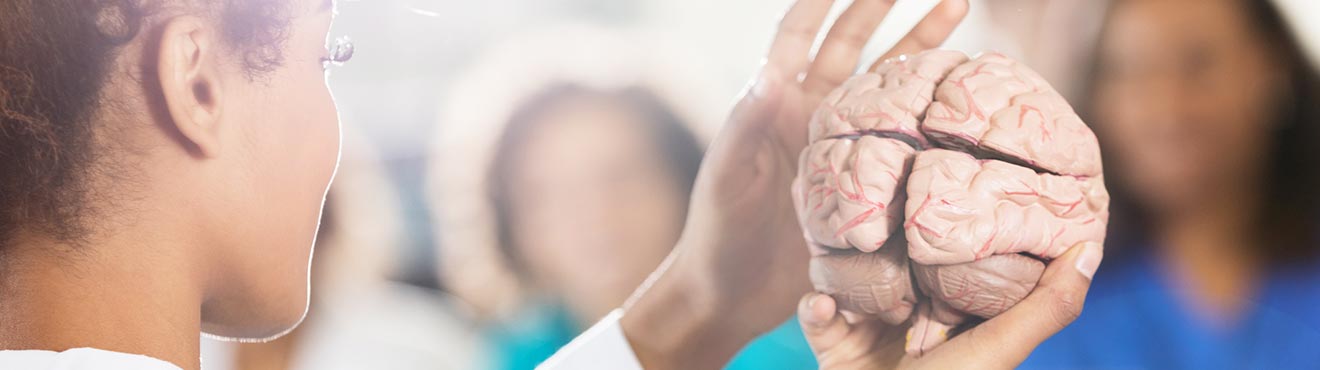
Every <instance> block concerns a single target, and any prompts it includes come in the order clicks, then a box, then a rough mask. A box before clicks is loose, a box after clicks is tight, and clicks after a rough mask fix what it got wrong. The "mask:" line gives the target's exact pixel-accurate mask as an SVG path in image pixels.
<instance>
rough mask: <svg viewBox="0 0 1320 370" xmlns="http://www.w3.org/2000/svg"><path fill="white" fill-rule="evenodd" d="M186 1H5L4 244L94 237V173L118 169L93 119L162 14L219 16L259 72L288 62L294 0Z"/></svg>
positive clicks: (1, 63)
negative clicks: (125, 52)
mask: <svg viewBox="0 0 1320 370" xmlns="http://www.w3.org/2000/svg"><path fill="white" fill-rule="evenodd" d="M184 3H185V2H183V1H181V0H175V1H171V0H5V1H3V2H0V249H2V248H3V246H5V245H7V244H9V243H10V242H12V239H13V238H14V237H15V236H16V235H15V233H16V232H18V230H30V231H33V232H37V233H40V234H42V235H47V236H50V237H54V238H57V239H58V240H61V241H65V242H74V243H78V242H81V241H82V239H83V238H84V237H85V236H86V235H85V233H86V231H87V230H86V224H85V222H83V220H84V219H85V218H86V217H87V216H88V215H87V214H88V213H90V210H89V209H88V206H87V201H88V198H89V197H91V196H93V195H92V194H91V193H90V191H89V186H88V184H87V183H86V179H87V178H88V176H87V175H88V174H90V173H93V171H100V172H101V173H110V172H115V171H116V169H114V168H106V167H109V166H108V164H107V163H106V162H107V161H106V158H107V157H108V156H107V155H106V153H103V152H102V150H103V149H104V148H99V147H97V146H96V145H94V142H93V133H94V132H96V130H97V129H98V128H97V127H94V122H93V117H92V116H93V115H94V114H96V113H97V112H98V110H99V109H100V108H101V107H102V106H103V105H106V104H107V102H109V101H111V99H114V98H116V97H115V96H113V94H111V93H109V92H105V91H102V90H103V88H104V86H105V83H106V81H107V79H108V76H109V71H110V68H111V67H112V66H113V64H114V60H115V57H116V56H117V54H118V51H119V49H120V48H121V47H122V46H124V45H125V44H127V43H128V42H129V41H131V40H133V39H134V38H135V37H137V35H138V34H139V32H142V30H143V29H150V27H151V22H153V21H154V20H155V18H156V16H161V15H166V16H167V15H169V14H174V13H177V12H188V13H197V14H213V15H214V19H216V20H217V21H218V23H219V25H220V26H221V27H222V33H223V38H224V40H223V41H224V42H225V44H226V46H227V47H228V48H229V49H230V50H234V51H235V53H236V54H237V55H235V57H236V58H241V61H242V62H243V63H242V64H243V66H244V69H245V71H246V72H247V74H248V77H249V78H253V79H255V78H259V77H260V76H261V75H262V74H263V73H265V72H268V71H270V70H273V69H274V68H275V67H277V66H278V65H279V64H280V63H281V62H282V58H283V56H282V53H281V51H280V47H279V45H281V44H282V42H283V40H284V39H285V36H286V33H287V30H286V28H287V25H288V20H289V17H288V16H287V15H286V13H287V12H286V8H287V4H286V3H287V1H284V0H225V1H209V0H208V1H200V2H192V1H189V2H186V3H187V4H190V5H184ZM193 3H196V4H201V5H191V4H193ZM167 13H168V14H167ZM147 36H152V35H147ZM148 50H149V49H148ZM148 52H150V51H148ZM148 67H149V65H144V66H142V72H143V73H141V78H143V79H144V81H142V82H143V83H144V84H149V83H151V79H154V78H155V76H154V74H152V73H149V71H148V70H147V68H148ZM153 98H157V97H148V99H153Z"/></svg>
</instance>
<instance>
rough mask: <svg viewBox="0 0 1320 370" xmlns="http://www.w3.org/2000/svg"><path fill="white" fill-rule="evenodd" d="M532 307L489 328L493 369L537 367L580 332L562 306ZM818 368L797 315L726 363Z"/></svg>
mask: <svg viewBox="0 0 1320 370" xmlns="http://www.w3.org/2000/svg"><path fill="white" fill-rule="evenodd" d="M528 311H529V312H527V313H526V314H525V315H519V316H518V317H519V318H520V319H519V320H518V321H517V322H511V323H508V324H505V325H501V326H499V327H492V328H490V329H488V330H487V331H486V340H487V342H488V344H489V347H490V348H491V349H492V351H491V354H492V355H493V357H494V358H492V359H491V361H490V363H491V367H492V369H496V370H525V369H532V368H535V367H536V365H537V364H540V363H541V361H545V359H547V358H550V356H551V355H553V354H554V353H555V351H557V350H559V347H563V346H564V345H565V344H568V342H569V341H571V340H573V338H574V337H576V336H577V334H578V331H577V329H576V328H577V327H578V325H576V323H574V322H573V320H572V318H571V317H569V315H568V312H567V311H565V310H564V309H563V308H562V307H559V306H557V305H546V306H542V307H539V308H537V309H531V310H528ZM815 368H816V357H815V356H814V355H812V354H811V348H810V347H807V340H806V338H805V337H803V336H802V329H801V327H800V326H798V322H797V318H796V317H795V318H792V319H789V320H788V321H786V322H784V323H783V324H782V325H779V327H777V328H775V329H774V330H772V331H770V332H769V333H766V334H765V335H762V336H761V337H759V338H757V339H756V340H754V341H752V342H751V343H749V344H748V345H747V346H746V347H743V349H742V351H740V352H738V354H737V356H734V358H733V360H732V361H730V362H729V364H728V366H725V369H730V370H743V369H790V370H791V369H815Z"/></svg>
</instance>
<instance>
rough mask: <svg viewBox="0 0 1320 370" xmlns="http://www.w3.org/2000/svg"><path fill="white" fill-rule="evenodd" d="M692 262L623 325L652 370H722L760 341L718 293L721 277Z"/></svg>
mask: <svg viewBox="0 0 1320 370" xmlns="http://www.w3.org/2000/svg"><path fill="white" fill-rule="evenodd" d="M681 244H682V243H680V245H679V246H678V247H677V248H686V247H691V246H685V245H681ZM680 250H683V251H685V252H689V253H695V252H698V251H700V250H701V249H698V248H687V249H680ZM692 257H694V256H692V255H680V256H678V260H676V261H674V265H673V266H672V267H671V268H670V269H669V270H668V271H667V272H666V273H665V274H664V276H662V277H661V278H660V279H658V280H656V282H655V284H654V285H653V286H651V288H650V289H649V290H647V291H646V292H645V293H644V295H643V296H642V297H641V298H639V299H638V300H637V302H636V303H635V304H634V305H633V306H632V307H630V308H629V309H628V311H627V313H626V314H625V315H624V316H623V319H622V320H621V321H620V324H621V325H622V327H623V332H624V335H626V336H627V338H628V342H629V343H630V344H631V345H632V348H633V351H634V352H635V353H636V355H637V358H638V360H639V361H640V362H641V363H642V365H643V366H645V367H646V368H647V369H713V368H720V367H723V366H724V364H725V363H726V362H728V361H729V359H730V358H732V357H733V355H734V354H736V353H737V352H738V351H739V350H740V349H742V347H743V346H744V345H745V344H746V343H747V342H748V341H750V340H752V339H753V338H754V337H755V335H756V334H755V333H754V332H752V331H750V330H747V329H746V328H740V325H737V324H736V320H734V319H733V318H735V317H736V315H737V314H736V313H735V312H734V311H735V310H733V309H731V308H730V306H731V305H730V304H729V303H730V302H729V300H728V299H727V297H724V296H721V294H720V293H719V292H718V291H717V289H716V288H715V287H717V286H718V284H717V282H716V281H714V280H715V279H717V276H715V275H714V274H711V273H708V272H702V271H701V269H700V268H699V266H698V265H696V264H694V262H697V261H696V259H694V258H692Z"/></svg>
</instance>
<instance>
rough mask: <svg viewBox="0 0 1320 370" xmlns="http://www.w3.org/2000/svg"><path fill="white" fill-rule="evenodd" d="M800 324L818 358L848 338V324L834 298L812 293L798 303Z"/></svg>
mask: <svg viewBox="0 0 1320 370" xmlns="http://www.w3.org/2000/svg"><path fill="white" fill-rule="evenodd" d="M798 322H799V323H800V324H801V325H802V334H803V336H805V337H807V344H809V345H811V351H812V352H815V353H816V355H817V356H819V355H820V354H822V353H825V352H828V351H829V350H830V349H831V348H834V347H835V346H836V345H838V344H839V342H840V341H843V339H844V338H845V337H847V336H848V331H849V330H848V329H849V326H848V323H847V322H846V321H844V319H843V315H841V314H839V312H838V310H837V305H836V303H835V302H834V298H831V297H830V296H828V295H824V294H820V293H816V292H811V293H807V295H806V296H803V297H802V301H801V302H798Z"/></svg>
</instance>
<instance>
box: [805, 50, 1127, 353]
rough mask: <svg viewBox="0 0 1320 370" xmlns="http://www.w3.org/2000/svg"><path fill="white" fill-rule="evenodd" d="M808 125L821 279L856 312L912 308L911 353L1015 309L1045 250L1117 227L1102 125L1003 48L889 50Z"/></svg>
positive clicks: (816, 269)
mask: <svg viewBox="0 0 1320 370" xmlns="http://www.w3.org/2000/svg"><path fill="white" fill-rule="evenodd" d="M809 127H810V132H809V136H810V145H809V146H808V147H807V148H806V149H804V150H803V151H802V155H801V158H800V162H799V173H798V176H797V179H796V180H795V182H794V185H793V197H794V201H795V204H796V207H797V209H798V216H799V221H800V222H801V224H802V228H803V230H804V234H805V235H806V238H807V241H808V245H809V248H810V249H811V251H812V255H813V257H812V261H811V280H812V283H813V284H814V285H815V287H816V289H817V290H819V291H821V292H823V293H826V294H830V295H831V296H833V297H834V298H835V299H836V300H837V301H838V303H839V307H840V309H841V310H842V311H843V312H844V314H845V316H846V317H848V318H850V320H858V319H860V318H863V317H876V318H879V319H880V320H883V321H885V322H889V323H891V324H899V323H902V322H905V321H907V320H909V319H911V320H912V321H911V322H912V328H911V329H910V330H911V331H910V332H909V335H910V336H909V338H911V340H909V342H908V348H907V349H908V351H909V352H912V353H922V352H924V351H927V350H929V349H931V348H933V347H935V346H936V345H939V344H940V343H942V342H943V341H945V340H946V339H947V335H948V333H949V331H950V330H951V329H953V328H954V327H956V326H958V325H960V324H963V323H965V322H968V321H969V319H971V318H973V317H980V318H989V317H993V316H995V315H998V314H999V313H1002V312H1003V311H1005V310H1007V309H1008V308H1009V307H1012V306H1013V305H1014V304H1015V303H1017V302H1018V301H1020V300H1022V298H1024V297H1026V295H1027V294H1028V293H1030V292H1031V290H1032V289H1033V288H1034V287H1035V285H1036V282H1037V281H1038V280H1039V279H1040V276H1041V273H1042V271H1044V268H1045V261H1049V260H1051V259H1053V258H1056V257H1058V256H1059V255H1061V254H1063V253H1064V252H1065V251H1066V250H1067V249H1068V248H1070V247H1071V246H1073V245H1076V244H1078V243H1081V242H1087V241H1094V242H1097V243H1103V241H1104V236H1105V227H1106V225H1107V223H1108V216H1109V194H1108V192H1107V191H1106V190H1105V186H1104V179H1103V176H1102V175H1101V170H1102V167H1101V162H1100V149H1099V144H1098V143H1097V141H1096V137H1095V135H1094V134H1093V133H1092V132H1091V130H1090V129H1089V128H1088V127H1087V126H1086V124H1085V123H1083V122H1082V120H1081V119H1080V118H1078V116H1077V114H1076V113H1075V112H1074V111H1073V109H1072V107H1071V106H1069V104H1068V103H1067V102H1066V101H1065V100H1064V99H1063V98H1062V97H1061V96H1060V95H1059V94H1058V93H1057V92H1056V91H1055V90H1054V89H1053V88H1051V87H1050V86H1049V84H1048V83H1046V82H1045V81H1044V79H1042V78H1041V77H1040V76H1039V75H1038V74H1036V73H1035V72H1033V71H1031V70H1030V69H1028V68H1026V67H1025V66H1023V65H1022V64H1020V63H1017V62H1016V61H1014V60H1012V59H1009V58H1007V57H1005V56H1003V55H1000V54H993V53H991V54H983V55H980V56H978V57H976V58H975V59H969V58H968V57H967V56H966V55H965V54H963V53H961V52H956V51H943V50H931V51H926V52H923V53H920V54H917V55H913V56H905V57H900V58H896V59H893V60H888V61H886V62H884V63H882V64H881V65H880V66H879V67H878V68H876V70H875V71H874V72H871V73H866V74H861V75H857V76H854V77H852V78H851V79H849V80H848V81H846V82H844V84H843V85H842V86H840V87H839V88H837V89H835V90H834V91H833V92H832V93H830V95H828V96H827V97H826V98H825V100H824V101H823V102H822V103H821V105H820V107H819V108H817V110H816V112H815V114H814V115H813V116H812V119H811V123H810V126H809Z"/></svg>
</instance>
